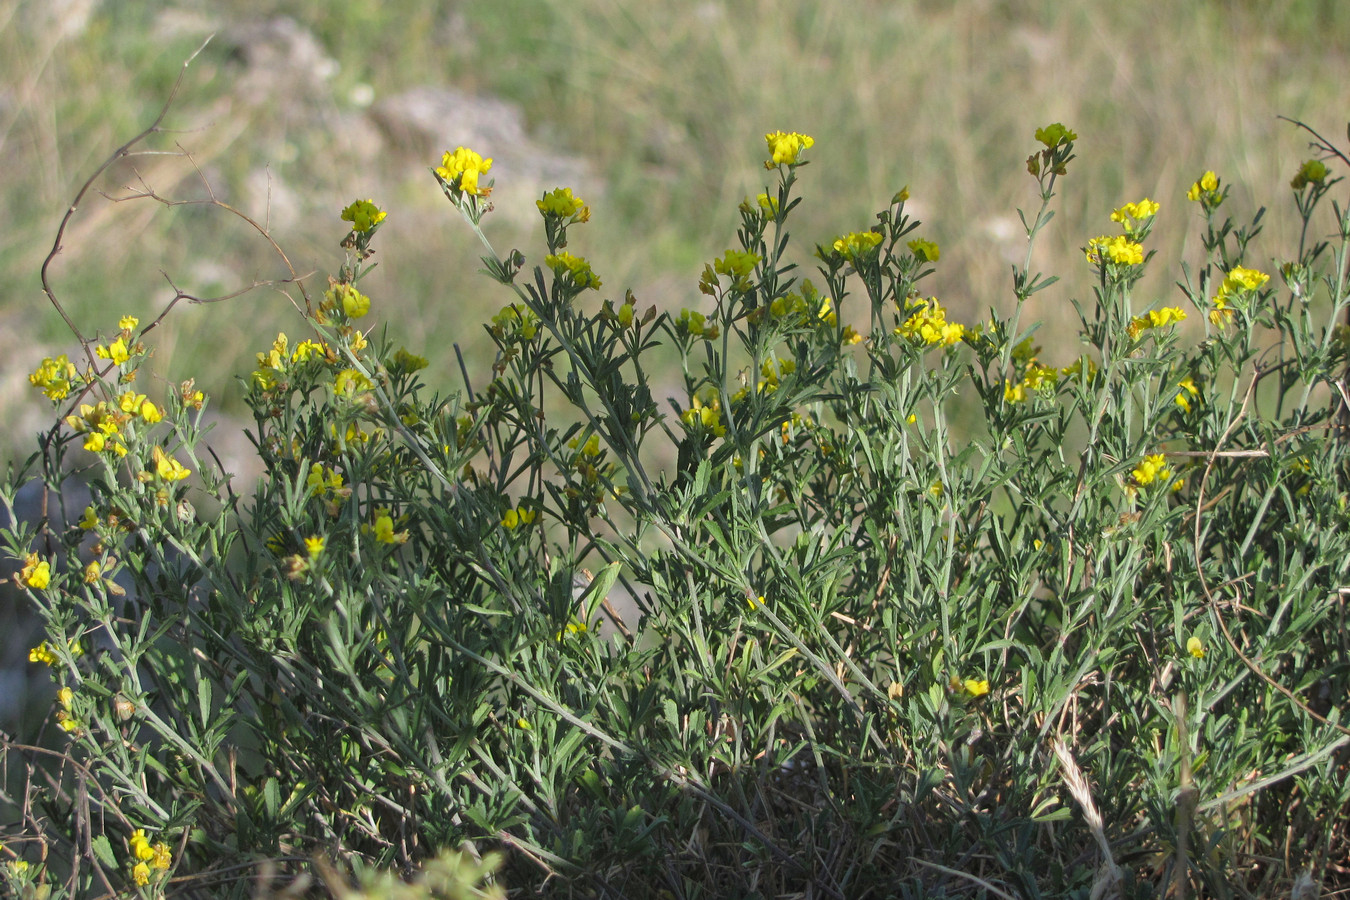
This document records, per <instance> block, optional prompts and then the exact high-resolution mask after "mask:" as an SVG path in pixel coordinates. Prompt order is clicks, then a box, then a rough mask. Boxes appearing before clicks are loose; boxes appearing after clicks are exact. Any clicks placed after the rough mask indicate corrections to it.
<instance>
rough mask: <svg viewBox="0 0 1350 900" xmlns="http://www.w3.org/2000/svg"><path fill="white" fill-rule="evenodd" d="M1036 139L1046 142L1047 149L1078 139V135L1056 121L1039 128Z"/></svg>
mask: <svg viewBox="0 0 1350 900" xmlns="http://www.w3.org/2000/svg"><path fill="white" fill-rule="evenodd" d="M1036 140H1038V141H1040V142H1041V143H1042V144H1044V145H1045V146H1046V148H1047V149H1050V150H1053V149H1055V148H1056V147H1058V146H1059V145H1060V144H1067V143H1068V142H1069V141H1076V140H1078V135H1077V134H1076V133H1074V132H1072V131H1070V130H1069V129H1067V128H1065V127H1064V126H1063V125H1061V124H1060V123H1059V122H1056V123H1054V124H1053V125H1047V126H1045V127H1044V128H1037V129H1036Z"/></svg>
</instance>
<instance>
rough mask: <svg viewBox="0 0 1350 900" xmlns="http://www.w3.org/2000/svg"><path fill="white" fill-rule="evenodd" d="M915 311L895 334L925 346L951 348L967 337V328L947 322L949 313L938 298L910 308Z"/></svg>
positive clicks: (931, 298)
mask: <svg viewBox="0 0 1350 900" xmlns="http://www.w3.org/2000/svg"><path fill="white" fill-rule="evenodd" d="M910 308H911V309H913V310H914V312H913V313H911V314H910V317H909V318H908V319H906V320H905V323H904V324H903V325H901V326H900V327H898V328H896V329H895V333H896V334H897V335H899V336H900V337H903V338H909V339H910V340H912V341H915V342H917V343H919V344H921V345H923V346H928V347H932V346H938V345H941V346H943V347H950V346H951V345H952V344H955V343H957V342H959V341H960V340H961V338H962V337H964V336H965V333H966V327H965V326H964V325H960V324H958V323H955V322H948V321H947V311H946V310H945V309H943V308H942V304H941V303H939V302H938V301H937V298H936V297H929V298H928V300H926V301H923V302H921V303H919V304H916V305H914V306H911V307H910Z"/></svg>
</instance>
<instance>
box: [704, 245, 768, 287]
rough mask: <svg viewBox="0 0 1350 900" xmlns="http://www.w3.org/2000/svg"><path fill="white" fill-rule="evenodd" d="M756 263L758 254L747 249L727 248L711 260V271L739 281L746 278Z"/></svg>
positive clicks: (757, 262)
mask: <svg viewBox="0 0 1350 900" xmlns="http://www.w3.org/2000/svg"><path fill="white" fill-rule="evenodd" d="M758 264H759V256H758V254H755V253H751V252H750V251H749V250H728V251H727V252H726V253H724V254H722V256H721V258H719V259H715V260H713V271H714V272H716V273H717V274H718V275H726V276H728V277H730V278H733V279H735V280H736V281H740V280H742V279H744V278H748V277H749V276H750V273H751V272H753V271H754V270H755V266H756V265H758Z"/></svg>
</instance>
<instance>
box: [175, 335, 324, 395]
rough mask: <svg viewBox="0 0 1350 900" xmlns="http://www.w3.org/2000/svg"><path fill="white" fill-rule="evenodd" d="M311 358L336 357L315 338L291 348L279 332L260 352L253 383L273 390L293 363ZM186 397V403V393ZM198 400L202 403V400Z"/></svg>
mask: <svg viewBox="0 0 1350 900" xmlns="http://www.w3.org/2000/svg"><path fill="white" fill-rule="evenodd" d="M311 359H317V360H323V361H325V362H328V361H332V360H333V359H335V356H334V354H333V352H332V350H331V349H330V348H329V346H328V345H327V344H324V343H321V342H320V341H314V340H306V341H301V342H300V343H299V344H297V345H296V347H295V349H294V350H291V349H290V346H289V340H288V339H287V337H286V335H285V333H284V332H279V333H278V334H277V339H276V340H275V341H273V342H272V349H271V350H269V351H267V352H266V353H259V354H258V368H257V370H256V371H255V372H254V373H253V383H254V384H255V385H256V386H258V387H259V388H261V389H262V390H265V391H268V390H271V389H272V388H274V387H276V386H277V385H278V384H280V383H281V376H282V375H284V374H286V372H287V371H288V370H289V368H290V364H291V363H300V362H306V361H308V360H311ZM200 396H201V394H200V392H197V397H199V398H200ZM184 397H185V400H184V402H185V403H186V402H187V401H186V394H184ZM198 402H199V403H200V400H198Z"/></svg>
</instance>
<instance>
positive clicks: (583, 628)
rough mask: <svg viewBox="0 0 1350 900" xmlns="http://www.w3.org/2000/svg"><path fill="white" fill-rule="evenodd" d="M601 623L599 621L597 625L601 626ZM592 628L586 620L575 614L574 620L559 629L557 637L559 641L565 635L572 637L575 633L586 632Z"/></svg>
mask: <svg viewBox="0 0 1350 900" xmlns="http://www.w3.org/2000/svg"><path fill="white" fill-rule="evenodd" d="M599 624H600V623H599V622H598V621H597V622H596V627H599ZM590 630H591V629H590V627H589V626H588V625H587V624H586V623H585V622H583V621H581V620H580V619H578V618H576V617H575V616H573V617H572V621H570V622H568V623H567V627H566V628H559V629H558V633H557V635H556V637H557V639H558V640H559V641H561V640H562V639H563V638H565V637H571V636H572V635H574V634H585V633H586V632H588V631H590Z"/></svg>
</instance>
